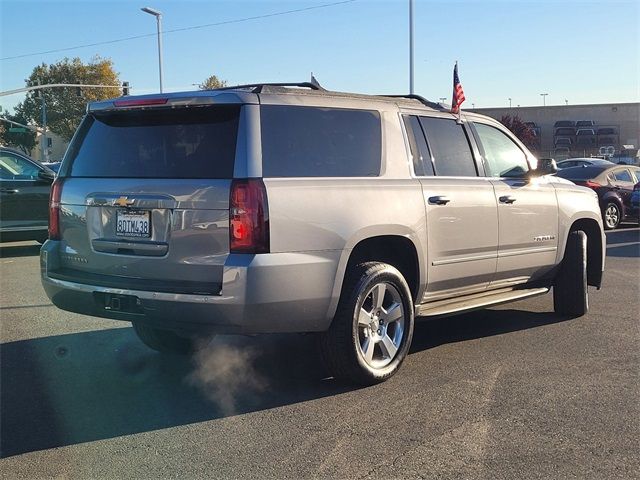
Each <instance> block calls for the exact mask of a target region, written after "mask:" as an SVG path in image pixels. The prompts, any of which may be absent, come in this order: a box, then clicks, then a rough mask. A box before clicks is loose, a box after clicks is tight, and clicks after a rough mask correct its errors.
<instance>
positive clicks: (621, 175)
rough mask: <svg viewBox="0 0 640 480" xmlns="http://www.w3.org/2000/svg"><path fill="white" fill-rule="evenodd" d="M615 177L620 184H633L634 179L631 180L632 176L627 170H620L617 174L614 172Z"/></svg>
mask: <svg viewBox="0 0 640 480" xmlns="http://www.w3.org/2000/svg"><path fill="white" fill-rule="evenodd" d="M613 175H614V177H615V179H616V180H617V181H618V182H629V183H633V178H631V174H630V173H629V171H628V170H626V169H625V170H618V171H617V172H614V173H613Z"/></svg>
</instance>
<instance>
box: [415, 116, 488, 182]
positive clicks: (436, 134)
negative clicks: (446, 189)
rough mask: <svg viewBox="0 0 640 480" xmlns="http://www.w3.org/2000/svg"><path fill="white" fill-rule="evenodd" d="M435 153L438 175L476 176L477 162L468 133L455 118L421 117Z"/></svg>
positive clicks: (432, 150) (432, 152) (434, 161)
mask: <svg viewBox="0 0 640 480" xmlns="http://www.w3.org/2000/svg"><path fill="white" fill-rule="evenodd" d="M420 122H421V123H422V127H423V128H424V132H425V134H426V135H427V142H429V147H430V149H431V154H432V155H433V163H434V165H435V169H436V175H439V176H444V177H447V176H453V177H476V176H477V175H478V172H477V171H476V166H475V162H474V160H473V154H472V153H471V147H470V145H469V140H468V139H467V135H466V134H465V133H464V130H463V128H462V125H459V124H458V123H457V122H456V121H455V120H448V119H443V118H431V117H420Z"/></svg>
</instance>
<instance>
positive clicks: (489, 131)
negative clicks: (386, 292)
mask: <svg viewBox="0 0 640 480" xmlns="http://www.w3.org/2000/svg"><path fill="white" fill-rule="evenodd" d="M474 126H475V129H476V132H477V133H478V136H479V137H480V143H481V147H482V150H483V152H484V166H485V170H486V173H487V176H489V177H498V178H501V177H516V178H517V177H522V176H523V175H524V174H525V173H527V172H528V171H529V164H528V163H527V157H526V155H525V154H524V152H523V151H522V150H521V149H520V148H519V147H518V146H517V145H516V144H515V143H514V141H513V140H511V139H510V138H509V137H508V136H507V135H506V134H505V133H504V132H501V131H500V130H498V129H497V128H495V127H492V126H489V125H485V124H482V123H474Z"/></svg>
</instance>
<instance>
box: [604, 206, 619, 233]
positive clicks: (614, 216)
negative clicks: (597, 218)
mask: <svg viewBox="0 0 640 480" xmlns="http://www.w3.org/2000/svg"><path fill="white" fill-rule="evenodd" d="M602 221H603V223H604V229H605V230H613V229H615V228H618V225H620V222H621V221H622V209H621V208H620V205H618V204H617V203H616V202H607V204H606V206H605V207H604V209H603V210H602Z"/></svg>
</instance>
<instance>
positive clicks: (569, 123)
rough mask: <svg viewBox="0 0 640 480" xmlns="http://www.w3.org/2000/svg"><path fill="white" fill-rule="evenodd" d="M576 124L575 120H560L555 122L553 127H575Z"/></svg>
mask: <svg viewBox="0 0 640 480" xmlns="http://www.w3.org/2000/svg"><path fill="white" fill-rule="evenodd" d="M575 126H576V122H574V121H573V120H558V121H557V122H556V123H554V124H553V128H560V127H575Z"/></svg>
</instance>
